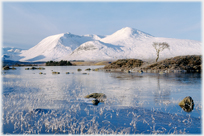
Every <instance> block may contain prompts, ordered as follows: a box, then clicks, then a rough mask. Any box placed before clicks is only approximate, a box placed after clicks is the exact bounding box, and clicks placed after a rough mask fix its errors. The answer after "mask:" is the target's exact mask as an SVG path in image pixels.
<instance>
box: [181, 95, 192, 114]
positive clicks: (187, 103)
mask: <svg viewBox="0 0 204 136" xmlns="http://www.w3.org/2000/svg"><path fill="white" fill-rule="evenodd" d="M178 105H179V106H180V107H181V108H182V109H183V110H184V111H186V112H191V111H192V110H193V108H194V102H193V99H192V98H191V97H190V96H187V97H185V98H184V99H183V100H182V101H180V102H179V104H178Z"/></svg>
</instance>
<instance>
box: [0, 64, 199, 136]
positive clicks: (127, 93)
mask: <svg viewBox="0 0 204 136" xmlns="http://www.w3.org/2000/svg"><path fill="white" fill-rule="evenodd" d="M89 67H90V66H89ZM89 67H87V66H81V67H79V66H63V67H62V66H61V67H60V66H55V67H54V66H50V67H48V66H47V67H45V70H43V73H46V75H40V74H39V72H42V70H35V71H33V70H25V68H24V67H18V68H17V70H15V71H7V72H6V74H4V75H2V77H3V80H2V81H3V83H2V85H3V91H2V99H3V103H2V106H3V107H2V109H3V112H2V116H3V117H2V118H3V121H2V123H3V133H4V134H6V133H8V134H13V133H14V134H180V133H181V134H201V120H202V116H201V110H202V104H201V97H200V96H201V75H200V74H196V73H195V74H165V75H159V74H156V73H155V74H149V73H143V74H140V73H117V72H115V73H109V72H102V71H86V72H88V73H89V75H88V74H87V75H83V74H82V73H81V72H77V69H78V68H81V69H82V71H84V70H85V69H87V68H89ZM90 68H96V66H92V67H90ZM51 70H54V71H59V72H60V74H59V75H52V71H51ZM66 72H70V73H72V72H74V74H66ZM91 93H104V94H106V96H107V100H106V101H105V102H104V103H99V105H98V106H94V105H92V103H91V99H90V100H89V99H86V98H84V96H86V95H88V94H91ZM186 96H191V97H192V98H193V100H194V103H195V108H194V110H193V111H192V112H190V113H186V112H185V111H183V110H182V109H181V108H180V107H179V106H178V102H179V101H180V100H182V99H183V98H184V97H186Z"/></svg>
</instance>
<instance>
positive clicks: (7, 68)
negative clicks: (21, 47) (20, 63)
mask: <svg viewBox="0 0 204 136" xmlns="http://www.w3.org/2000/svg"><path fill="white" fill-rule="evenodd" d="M2 69H3V70H9V69H12V70H16V68H14V67H12V68H10V67H9V66H5V67H3V68H2Z"/></svg>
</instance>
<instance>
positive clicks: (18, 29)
mask: <svg viewBox="0 0 204 136" xmlns="http://www.w3.org/2000/svg"><path fill="white" fill-rule="evenodd" d="M201 6H202V3H201V2H3V3H2V8H3V9H2V11H3V12H2V23H3V25H2V27H3V31H2V34H3V46H10V47H18V48H22V49H29V48H31V47H33V46H35V45H36V44H38V43H39V42H40V41H41V40H42V39H44V38H45V37H47V36H50V35H55V34H59V33H65V32H71V33H73V34H77V35H84V34H98V35H110V34H112V33H114V32H115V31H117V30H119V29H122V28H123V27H132V28H135V29H139V30H141V31H144V32H146V33H149V34H151V35H153V36H156V37H166V38H177V39H190V40H197V41H201V38H202V37H201V32H202V30H201V26H202V25H201V21H202V20H201V12H202V11H201V9H202V7H201Z"/></svg>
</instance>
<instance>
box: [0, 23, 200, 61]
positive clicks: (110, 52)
mask: <svg viewBox="0 0 204 136" xmlns="http://www.w3.org/2000/svg"><path fill="white" fill-rule="evenodd" d="M153 42H166V43H168V44H169V45H170V48H169V49H165V50H163V51H162V52H160V59H165V58H170V57H175V56H183V55H201V54H202V46H201V42H200V41H194V40H188V39H174V38H163V37H154V36H152V35H150V34H148V33H145V32H142V31H140V30H137V29H134V28H130V27H125V28H122V29H120V30H118V31H116V32H115V33H113V34H111V35H106V36H101V35H94V34H93V35H75V34H72V33H62V34H57V35H52V36H49V37H46V38H45V39H43V40H42V41H40V42H39V43H38V44H37V45H35V46H34V47H32V48H30V49H28V50H19V51H18V53H14V56H16V57H14V56H12V54H11V53H10V54H8V52H5V51H4V54H3V56H2V57H3V59H5V60H6V59H14V58H15V59H16V60H19V61H26V62H31V61H33V62H34V61H50V60H54V61H59V60H85V61H96V60H117V59H123V58H135V59H142V60H148V59H156V57H157V56H156V51H155V49H154V47H153V46H152V44H153ZM10 50H11V49H10ZM6 53H7V54H6ZM9 56H11V57H9Z"/></svg>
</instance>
